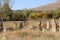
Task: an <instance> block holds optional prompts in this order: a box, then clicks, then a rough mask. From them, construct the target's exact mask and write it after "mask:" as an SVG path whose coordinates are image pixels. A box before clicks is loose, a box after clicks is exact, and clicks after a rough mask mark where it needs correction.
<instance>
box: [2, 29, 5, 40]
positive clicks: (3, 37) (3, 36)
mask: <svg viewBox="0 0 60 40" xmlns="http://www.w3.org/2000/svg"><path fill="white" fill-rule="evenodd" d="M1 40H6V28H4V29H3V34H2V38H1Z"/></svg>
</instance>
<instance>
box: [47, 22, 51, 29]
mask: <svg viewBox="0 0 60 40" xmlns="http://www.w3.org/2000/svg"><path fill="white" fill-rule="evenodd" d="M49 28H50V23H49V21H47V30H49Z"/></svg>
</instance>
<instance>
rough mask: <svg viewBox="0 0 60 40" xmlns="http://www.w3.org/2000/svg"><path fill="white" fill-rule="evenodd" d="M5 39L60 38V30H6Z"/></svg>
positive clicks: (47, 39) (54, 39) (51, 39)
mask: <svg viewBox="0 0 60 40" xmlns="http://www.w3.org/2000/svg"><path fill="white" fill-rule="evenodd" d="M1 38H2V33H0V40H1ZM6 40H60V32H56V33H52V32H49V31H45V32H41V31H40V30H14V31H7V32H6Z"/></svg>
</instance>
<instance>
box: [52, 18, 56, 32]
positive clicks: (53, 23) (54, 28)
mask: <svg viewBox="0 0 60 40" xmlns="http://www.w3.org/2000/svg"><path fill="white" fill-rule="evenodd" d="M51 22H52V32H56V22H55V20H54V19H52V20H51Z"/></svg>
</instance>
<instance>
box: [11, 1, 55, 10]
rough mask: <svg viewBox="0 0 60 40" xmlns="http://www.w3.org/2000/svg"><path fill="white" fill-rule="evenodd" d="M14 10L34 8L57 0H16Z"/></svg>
mask: <svg viewBox="0 0 60 40" xmlns="http://www.w3.org/2000/svg"><path fill="white" fill-rule="evenodd" d="M14 2H15V3H13V4H14V5H13V7H12V9H13V10H20V9H24V8H34V7H39V6H42V5H46V4H49V3H53V2H56V0H14Z"/></svg>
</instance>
